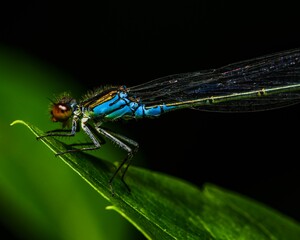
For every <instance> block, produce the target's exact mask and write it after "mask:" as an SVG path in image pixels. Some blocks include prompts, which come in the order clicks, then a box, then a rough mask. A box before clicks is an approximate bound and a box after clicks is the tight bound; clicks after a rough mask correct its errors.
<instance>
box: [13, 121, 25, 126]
mask: <svg viewBox="0 0 300 240" xmlns="http://www.w3.org/2000/svg"><path fill="white" fill-rule="evenodd" d="M15 124H24V125H26V123H25V122H24V121H22V120H15V121H13V122H12V123H11V124H10V126H13V125H15Z"/></svg>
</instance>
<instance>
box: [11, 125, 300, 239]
mask: <svg viewBox="0 0 300 240" xmlns="http://www.w3.org/2000/svg"><path fill="white" fill-rule="evenodd" d="M15 123H22V124H24V125H26V126H27V127H28V128H29V129H30V130H31V131H32V132H33V133H34V134H35V135H36V136H40V135H42V134H43V132H42V131H40V130H39V129H38V128H36V127H34V126H32V125H30V124H28V123H25V122H23V121H15V122H14V123H13V124H15ZM41 141H43V142H44V143H45V144H46V145H47V146H48V147H49V148H50V149H51V150H52V151H54V152H60V151H64V150H66V145H65V144H64V143H62V142H60V141H58V140H56V139H54V138H43V139H42V140H41ZM60 158H61V159H62V160H63V161H64V162H65V163H66V164H68V165H69V166H70V167H71V168H72V169H73V170H74V171H76V172H77V173H78V174H79V175H80V176H81V177H82V178H83V179H84V180H85V181H87V182H88V183H89V184H90V185H91V186H92V187H93V188H94V189H95V190H96V191H97V192H98V193H100V194H101V195H102V196H103V197H104V198H106V199H107V200H108V201H110V202H111V203H112V206H110V207H108V209H113V210H116V211H117V212H118V213H120V214H121V215H122V216H124V217H125V218H126V219H128V220H129V221H130V222H131V223H132V224H133V225H134V226H136V227H137V228H138V229H139V230H140V231H141V232H142V233H143V234H144V235H145V236H146V237H147V238H148V239H160V240H163V239H220V240H221V239H245V240H247V239H249V240H250V239H251V240H252V239H255V240H260V239H262V240H263V239H289V240H294V239H295V240H296V239H297V240H298V239H299V238H300V226H299V224H298V223H296V222H295V221H293V220H292V219H289V218H288V217H286V216H283V215H282V214H280V213H278V212H276V211H275V210H272V209H270V208H268V207H266V206H263V205H262V204H260V203H257V202H255V201H253V200H250V199H247V198H245V197H242V196H239V195H238V194H235V193H231V192H229V191H227V190H223V189H221V188H219V187H216V186H212V185H209V184H207V185H205V187H204V189H203V190H200V189H198V188H196V187H194V186H193V185H191V184H189V183H186V182H184V181H182V180H179V179H176V178H173V177H170V176H166V175H163V174H159V173H155V172H151V171H148V170H145V169H140V168H136V167H131V168H130V169H129V171H128V174H127V175H126V182H127V183H128V185H129V186H130V188H131V192H128V191H127V190H126V187H125V186H124V184H123V183H122V182H121V181H120V180H119V179H118V178H117V179H115V181H114V182H113V184H114V189H115V195H114V196H112V194H111V191H110V187H109V185H108V180H109V179H110V177H111V176H112V174H113V172H114V171H115V166H114V165H113V164H111V163H109V162H106V161H104V160H101V159H99V158H96V157H93V156H91V155H88V154H86V153H82V152H77V153H72V154H65V155H62V156H60Z"/></svg>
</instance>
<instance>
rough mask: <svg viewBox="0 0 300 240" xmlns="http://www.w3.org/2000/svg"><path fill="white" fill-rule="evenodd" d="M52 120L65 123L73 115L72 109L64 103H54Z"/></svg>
mask: <svg viewBox="0 0 300 240" xmlns="http://www.w3.org/2000/svg"><path fill="white" fill-rule="evenodd" d="M50 113H51V115H52V117H51V121H52V122H62V123H65V122H67V121H68V120H69V118H70V117H71V115H72V109H71V108H70V107H69V106H68V105H67V104H64V103H58V104H53V105H52V108H51V112H50Z"/></svg>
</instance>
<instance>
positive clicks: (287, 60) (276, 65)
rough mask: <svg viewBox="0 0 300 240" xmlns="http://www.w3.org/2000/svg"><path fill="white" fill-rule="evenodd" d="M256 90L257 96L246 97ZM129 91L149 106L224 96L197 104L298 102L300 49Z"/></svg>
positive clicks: (239, 107) (242, 106) (224, 107)
mask: <svg viewBox="0 0 300 240" xmlns="http://www.w3.org/2000/svg"><path fill="white" fill-rule="evenodd" d="M255 91H257V93H258V94H256V95H255V96H254V95H250V94H249V98H247V97H244V96H248V95H247V93H249V92H255ZM129 94H130V95H131V96H133V97H137V98H140V99H141V101H142V102H143V103H144V104H146V106H153V105H158V104H163V103H165V104H172V103H178V102H184V101H189V100H195V99H207V98H211V97H217V98H218V99H220V100H222V98H223V101H218V103H216V104H208V105H207V104H204V105H200V106H197V107H196V109H199V110H210V111H257V110H265V109H271V108H277V107H282V106H286V105H290V104H295V103H298V102H299V101H300V49H295V50H289V51H285V52H280V53H275V54H271V55H267V56H262V57H259V58H255V59H251V60H246V61H242V62H238V63H234V64H230V65H227V66H225V67H221V68H218V69H211V70H206V71H200V72H190V73H182V74H175V75H170V76H166V77H162V78H158V79H155V80H152V81H149V82H147V83H144V84H140V85H137V86H134V87H130V88H129ZM228 96H233V97H230V98H229V97H228ZM193 108H195V107H193Z"/></svg>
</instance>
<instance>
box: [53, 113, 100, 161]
mask: <svg viewBox="0 0 300 240" xmlns="http://www.w3.org/2000/svg"><path fill="white" fill-rule="evenodd" d="M88 120H89V118H88V117H83V118H81V128H82V130H83V131H84V132H85V133H86V134H87V135H88V136H89V138H90V139H91V140H92V142H93V144H94V145H93V146H91V147H83V148H76V149H70V150H67V151H65V152H59V153H57V154H56V155H62V154H65V153H70V152H82V151H91V150H96V149H99V148H100V147H101V144H100V142H99V140H98V139H97V137H96V136H95V135H94V134H93V133H92V131H91V130H90V128H89V127H88V124H87V122H88Z"/></svg>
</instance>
